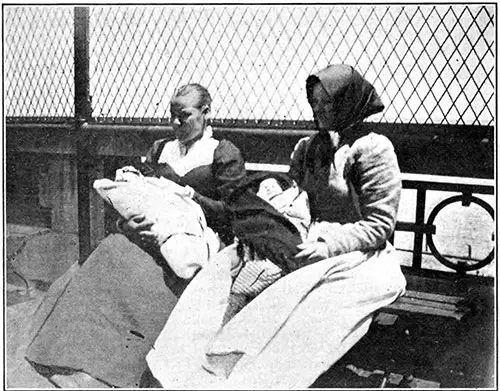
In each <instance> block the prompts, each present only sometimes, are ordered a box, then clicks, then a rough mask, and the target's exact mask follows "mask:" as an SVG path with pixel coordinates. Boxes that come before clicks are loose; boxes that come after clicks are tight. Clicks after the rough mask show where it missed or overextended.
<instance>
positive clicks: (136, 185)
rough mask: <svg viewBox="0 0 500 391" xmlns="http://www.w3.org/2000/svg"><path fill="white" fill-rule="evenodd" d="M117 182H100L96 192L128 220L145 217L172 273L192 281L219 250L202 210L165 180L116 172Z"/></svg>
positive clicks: (174, 185)
mask: <svg viewBox="0 0 500 391" xmlns="http://www.w3.org/2000/svg"><path fill="white" fill-rule="evenodd" d="M117 179H118V180H117V181H112V180H109V179H98V180H96V181H94V189H95V190H96V191H97V192H98V194H99V195H100V196H101V197H102V198H103V199H104V200H105V201H106V202H107V203H109V204H110V205H111V206H113V208H114V209H115V210H116V211H117V212H118V213H119V214H120V215H121V216H122V217H123V218H124V219H126V220H129V219H131V218H133V217H134V216H137V215H140V214H144V215H145V216H146V218H147V219H149V220H151V221H154V222H155V224H154V225H153V226H152V227H151V231H152V232H153V233H155V234H156V235H157V237H158V242H159V243H163V244H162V245H161V247H160V251H161V253H162V255H163V257H164V258H165V260H166V261H167V262H168V264H169V266H170V267H171V268H172V270H173V271H174V272H175V273H176V274H177V275H178V276H179V277H182V278H191V277H193V275H194V274H195V273H196V271H197V270H198V269H200V268H201V267H203V266H204V265H206V263H207V261H208V259H209V257H210V256H211V255H213V254H214V253H215V252H216V251H217V249H218V239H217V237H216V235H215V233H214V232H213V231H212V230H211V229H210V228H209V227H207V222H206V219H205V216H204V214H203V211H202V209H201V207H200V206H199V205H198V204H197V203H196V202H194V201H193V200H192V199H190V198H189V197H187V196H185V195H183V194H184V193H183V191H184V188H183V187H182V186H179V185H178V184H176V183H174V182H172V181H170V180H168V179H165V178H146V177H143V176H142V175H137V174H135V173H133V172H131V171H125V172H124V171H123V169H122V170H118V171H117Z"/></svg>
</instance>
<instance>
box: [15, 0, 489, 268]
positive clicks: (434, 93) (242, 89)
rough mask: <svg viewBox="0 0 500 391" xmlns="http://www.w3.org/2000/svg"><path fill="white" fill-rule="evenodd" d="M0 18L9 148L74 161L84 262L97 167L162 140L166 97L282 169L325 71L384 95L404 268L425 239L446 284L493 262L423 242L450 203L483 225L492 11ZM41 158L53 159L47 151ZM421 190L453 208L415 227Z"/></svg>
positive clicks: (78, 11)
mask: <svg viewBox="0 0 500 391" xmlns="http://www.w3.org/2000/svg"><path fill="white" fill-rule="evenodd" d="M6 10H7V11H6V20H7V22H8V23H7V24H6V29H5V35H6V40H5V41H6V48H5V53H6V64H5V74H6V75H7V76H8V77H7V80H6V98H7V99H6V114H7V116H8V118H7V139H8V140H7V144H8V148H10V149H9V150H11V151H16V152H15V153H18V152H19V153H23V151H24V152H29V153H33V152H35V153H54V151H56V152H55V153H58V154H59V153H62V154H66V155H68V156H73V157H76V161H77V166H78V170H77V174H78V175H77V177H78V220H79V236H80V253H81V259H82V261H83V260H84V259H85V258H86V256H87V255H88V253H89V251H90V250H91V243H90V237H91V229H93V227H92V224H93V221H94V220H93V217H92V213H91V209H92V207H94V205H92V199H91V197H89V193H90V192H91V186H90V180H91V168H92V167H93V165H94V163H95V160H96V159H97V160H99V159H101V160H102V159H107V160H106V161H107V162H110V161H113V159H114V158H115V157H117V156H127V157H130V158H132V157H133V156H136V155H137V154H141V153H143V152H144V149H145V147H146V145H147V144H149V143H150V142H151V141H152V139H154V138H157V137H156V136H160V135H161V134H164V133H165V132H166V133H168V132H170V130H169V128H168V126H158V125H162V124H165V123H166V122H168V118H167V117H168V107H167V106H168V97H169V96H170V95H171V93H172V91H173V89H174V88H175V87H176V86H177V85H178V84H179V83H181V82H187V81H199V82H201V83H202V84H205V85H206V86H207V87H208V88H209V90H210V91H213V93H214V95H215V96H214V105H213V106H214V110H216V111H215V112H214V121H213V125H214V127H215V128H216V129H215V130H216V134H217V135H218V136H220V137H225V138H229V139H231V140H232V141H234V143H235V144H236V145H238V147H240V149H242V151H243V152H244V155H245V157H246V158H247V160H248V161H250V162H253V163H265V164H274V165H276V164H278V165H279V164H281V165H284V164H286V163H287V162H288V159H289V154H290V152H291V151H292V149H293V146H294V145H295V143H296V141H297V140H298V138H300V137H302V136H303V135H307V134H310V129H311V112H310V110H309V108H308V106H307V102H306V99H305V93H304V80H305V78H306V76H307V75H308V74H309V73H310V72H312V71H314V70H317V69H318V68H321V67H322V66H324V65H326V64H328V63H334V62H347V63H350V64H352V65H354V66H355V67H356V68H358V69H359V70H360V71H361V73H363V74H365V75H366V76H367V78H369V79H370V80H372V81H373V83H374V85H375V86H376V88H377V89H378V90H379V91H380V92H381V93H382V95H383V99H384V101H385V103H386V106H387V109H386V111H385V112H384V114H383V116H382V117H380V116H379V117H377V116H375V117H374V119H373V120H374V121H375V123H370V124H366V125H365V126H367V127H370V129H371V130H373V131H376V132H378V133H382V134H385V135H387V136H388V137H389V138H390V139H391V140H392V141H393V143H394V145H395V147H396V151H397V153H398V156H399V158H400V166H401V168H402V171H403V172H405V173H407V174H405V178H404V186H405V188H407V189H415V190H416V191H417V206H416V218H415V221H414V222H411V223H408V222H399V223H398V226H397V228H398V230H399V231H402V232H413V233H414V235H415V236H414V240H413V267H414V268H417V269H418V268H420V267H421V265H422V243H423V240H424V238H425V239H427V243H428V246H429V248H430V250H431V252H432V253H433V255H434V256H435V257H436V258H437V259H438V260H439V261H440V262H442V263H443V264H445V265H447V266H448V267H451V268H452V269H455V270H457V271H459V272H466V271H469V270H474V269H475V268H477V267H482V266H483V265H485V264H487V263H488V262H490V261H491V260H492V259H493V257H494V254H493V251H492V252H491V253H490V254H489V255H488V256H487V257H486V258H485V259H483V260H481V261H479V262H477V263H475V264H474V265H473V266H470V265H468V264H466V263H464V262H459V263H456V262H449V260H448V259H447V258H446V257H443V256H442V255H441V254H440V253H439V251H438V250H437V248H436V246H435V245H434V243H433V230H434V219H435V218H436V215H437V214H438V213H439V212H440V210H442V208H444V207H446V206H447V205H449V203H453V202H462V203H463V204H464V205H468V204H469V203H476V204H478V205H480V206H481V207H483V208H485V209H486V210H487V212H488V213H489V214H490V215H491V216H492V217H494V212H493V209H492V207H491V206H489V205H488V204H487V203H483V202H482V201H481V199H480V198H477V197H474V196H473V194H475V193H477V194H493V192H494V184H493V181H492V180H491V178H493V176H494V167H493V166H494V164H493V163H494V152H493V151H494V147H493V145H494V130H493V123H494V115H493V113H494V102H495V99H494V96H495V94H494V69H495V68H494V54H495V53H494V38H495V29H494V20H495V12H496V7H495V6H494V5H491V4H490V5H477V6H476V5H466V4H455V5H453V4H446V5H425V4H424V5H409V6H400V5H386V6H380V5H374V6H372V5H366V6H350V5H345V6H337V5H335V6H323V5H318V6H311V7H302V6H290V7H275V6H260V5H259V6H250V5H242V6H235V7H232V6H224V7H216V6H188V7H168V6H165V7H159V8H158V7H157V8H152V7H130V8H129V7H103V8H97V7H91V8H88V7H75V8H74V10H73V9H71V8H69V7H49V8H43V7H26V8H24V7H10V8H6ZM216 20H217V21H218V22H215V21H216ZM15 23H18V25H16V24H15ZM344 27H345V30H343V29H344ZM72 32H73V36H71V33H72ZM193 36H196V37H199V38H200V39H197V40H195V41H193V40H192V37H193ZM40 37H43V38H44V39H43V40H41V39H40ZM327 43H331V44H327ZM224 48H225V49H224ZM221 50H222V51H221ZM262 53H267V54H268V55H267V56H265V55H263V54H262ZM229 58H232V59H234V63H232V62H229V60H228V59H229ZM249 58H250V59H251V61H248V59H249ZM283 59H284V60H285V62H286V64H287V67H286V69H283V68H282V67H281V64H282V60H283ZM268 60H269V61H268ZM186 62H187V63H186ZM167 70H172V72H169V74H168V75H167V74H166V72H167ZM249 75H256V79H255V80H252V79H249V78H247V76H249ZM376 121H379V122H376ZM382 121H384V122H382ZM58 123H59V126H57V125H56V124H58ZM123 124H129V125H125V126H124V125H123ZM35 132H36V133H35ZM139 135H140V136H139ZM139 139H141V140H139ZM146 141H147V142H146ZM51 143H52V144H54V145H56V144H57V145H59V147H57V148H55V149H52V150H51V149H50V148H49V149H47V148H46V147H47V145H49V144H51ZM61 143H62V144H64V145H65V146H64V147H60V144H61ZM110 143H111V144H113V145H110ZM257 157H258V159H260V161H255V160H254V159H257ZM450 161H452V162H453V164H452V165H451V164H448V162H450ZM110 167H111V166H109V165H107V166H106V168H107V169H109V168H110ZM417 174H433V175H437V174H444V175H447V176H448V179H445V182H446V183H443V182H442V181H441V179H439V180H438V179H437V178H436V177H434V179H433V180H428V179H424V178H422V177H415V176H414V175H417ZM449 176H457V177H458V176H460V177H467V179H465V180H464V179H457V178H449ZM469 177H474V178H476V177H478V178H490V179H487V180H486V181H485V182H484V183H483V182H481V181H480V182H477V180H476V179H468V178H469ZM430 190H444V191H457V192H459V193H461V196H453V197H455V198H451V199H450V200H448V201H443V202H442V203H440V204H439V205H437V206H436V207H435V209H434V211H433V212H432V213H431V215H430V216H429V217H428V219H427V221H425V204H426V194H427V192H428V191H430ZM431 217H432V218H431Z"/></svg>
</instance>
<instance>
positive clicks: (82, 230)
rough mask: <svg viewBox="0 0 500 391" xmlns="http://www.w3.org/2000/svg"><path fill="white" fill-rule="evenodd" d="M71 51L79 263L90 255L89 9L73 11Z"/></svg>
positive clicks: (78, 8)
mask: <svg viewBox="0 0 500 391" xmlns="http://www.w3.org/2000/svg"><path fill="white" fill-rule="evenodd" d="M74 16H75V19H74V49H75V131H76V156H77V183H78V185H77V189H78V237H79V248H80V259H79V263H80V264H82V263H83V262H84V261H85V259H86V258H87V256H88V255H89V253H90V175H89V172H90V165H91V158H90V157H91V154H90V140H89V137H88V135H87V134H85V133H86V132H84V124H85V123H86V122H88V120H90V118H91V115H92V108H91V104H90V95H89V80H90V78H89V8H88V7H75V9H74Z"/></svg>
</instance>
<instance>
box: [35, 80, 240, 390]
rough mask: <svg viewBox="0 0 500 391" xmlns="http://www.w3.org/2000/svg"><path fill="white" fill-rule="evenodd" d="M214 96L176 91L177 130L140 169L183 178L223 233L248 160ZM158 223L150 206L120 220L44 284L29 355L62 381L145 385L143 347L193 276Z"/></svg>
mask: <svg viewBox="0 0 500 391" xmlns="http://www.w3.org/2000/svg"><path fill="white" fill-rule="evenodd" d="M210 106H211V97H210V95H209V93H208V91H207V90H206V89H205V88H204V87H202V86H200V85H198V84H188V85H186V86H183V87H181V88H179V89H178V90H177V91H176V93H175V94H174V97H173V98H172V101H171V119H172V127H173V129H174V132H175V140H173V141H168V140H159V141H157V142H155V144H154V145H153V148H152V149H151V151H150V152H149V153H148V156H147V159H146V163H145V164H144V165H143V166H142V167H140V169H141V171H142V173H143V174H144V175H149V176H164V177H166V178H168V179H171V180H173V181H175V182H177V183H178V184H181V185H183V186H186V187H185V189H186V194H189V195H190V196H192V198H193V199H194V200H195V201H196V202H198V203H199V205H200V206H201V208H202V209H203V211H204V213H205V215H206V218H207V222H208V224H209V226H210V227H211V228H213V229H214V230H215V231H219V233H220V236H221V238H223V239H224V238H227V237H228V235H229V234H228V232H224V227H225V226H226V225H227V219H228V218H229V215H228V213H227V212H226V206H225V203H224V202H222V201H220V199H221V198H222V197H223V196H224V193H225V191H226V189H227V188H229V187H231V185H232V184H233V183H236V182H238V181H239V180H240V179H242V178H243V177H244V176H245V167H244V161H243V159H242V156H241V153H240V152H239V150H238V149H237V148H236V147H235V146H234V145H233V144H232V143H230V142H229V141H226V140H221V141H218V140H215V139H214V138H212V131H211V128H210V126H207V118H208V115H209V113H210ZM152 224H153V223H152V222H151V221H148V220H147V219H146V218H145V217H144V216H138V217H137V218H135V219H131V220H129V221H125V222H124V221H121V222H119V226H120V230H121V232H124V233H126V235H125V234H123V233H117V234H112V235H110V236H108V237H107V238H105V239H104V240H103V241H102V242H101V243H100V244H99V246H98V247H97V248H96V249H95V251H94V252H93V253H92V254H91V255H90V256H89V258H88V259H87V260H86V262H85V263H84V264H83V265H82V266H81V267H80V266H78V265H75V266H74V267H72V269H71V270H70V271H68V273H66V274H65V275H64V276H62V277H61V278H60V279H59V280H58V281H56V282H55V283H54V284H53V286H52V287H51V288H50V290H49V291H48V293H47V297H46V298H45V300H44V302H43V303H42V305H41V306H40V308H39V309H38V312H37V314H36V319H35V322H34V326H33V332H34V338H33V340H32V342H31V344H30V345H29V347H28V352H27V356H26V358H27V359H28V361H29V362H30V363H32V365H33V366H34V367H35V368H36V369H37V370H38V371H39V372H40V373H42V374H43V375H45V376H47V377H49V378H50V380H51V381H53V382H54V383H56V384H58V385H59V386H62V387H98V388H102V387H103V386H115V387H130V388H136V387H138V386H139V382H140V379H141V375H142V374H143V372H144V370H145V369H146V367H147V365H146V361H145V355H146V353H147V352H148V351H149V349H150V348H151V345H152V344H153V342H154V341H155V339H156V337H157V336H158V333H159V332H160V330H161V329H162V327H163V325H164V324H165V321H166V320H167V318H168V316H169V314H170V312H171V310H172V308H173V307H174V305H175V303H176V302H177V298H178V296H179V295H180V293H181V292H182V291H183V289H184V288H185V286H186V285H187V282H188V281H187V280H183V279H180V278H178V277H177V276H175V275H174V273H172V271H171V270H170V269H169V268H168V266H167V265H166V264H165V262H164V261H163V258H162V257H161V255H159V252H158V251H157V250H158V245H159V244H161V243H156V242H157V240H156V238H155V237H154V235H153V234H152V232H151V231H149V230H148V229H149V228H150V227H151V226H152ZM75 269H78V270H75ZM75 271H76V272H75Z"/></svg>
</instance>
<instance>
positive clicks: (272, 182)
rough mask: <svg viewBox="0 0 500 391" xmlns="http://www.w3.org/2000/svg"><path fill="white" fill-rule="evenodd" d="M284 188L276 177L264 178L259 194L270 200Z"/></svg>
mask: <svg viewBox="0 0 500 391" xmlns="http://www.w3.org/2000/svg"><path fill="white" fill-rule="evenodd" d="M282 191H283V189H282V188H281V186H280V184H279V183H278V181H277V180H276V179H274V178H268V179H264V180H263V181H262V182H260V186H259V191H258V192H257V195H258V196H259V197H260V198H263V199H265V200H267V201H268V200H270V199H271V198H272V197H274V196H275V195H277V194H279V193H281V192H282Z"/></svg>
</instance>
